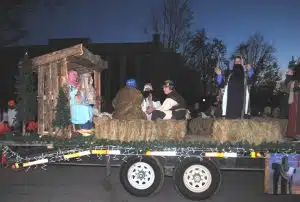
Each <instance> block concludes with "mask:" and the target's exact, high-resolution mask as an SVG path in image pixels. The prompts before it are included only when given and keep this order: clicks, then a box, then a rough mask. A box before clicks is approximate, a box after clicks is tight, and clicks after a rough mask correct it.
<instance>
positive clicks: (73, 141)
mask: <svg viewBox="0 0 300 202" xmlns="http://www.w3.org/2000/svg"><path fill="white" fill-rule="evenodd" d="M1 139H2V140H14V141H22V142H26V143H45V144H53V146H54V148H60V149H62V148H70V147H80V148H89V147H92V146H109V145H110V146H118V147H119V148H134V149H135V150H139V151H148V150H152V151H153V150H156V151H166V150H170V149H173V148H176V149H181V148H199V149H203V150H205V149H209V148H213V149H214V150H217V151H224V152H226V151H231V150H232V149H236V148H239V149H243V150H244V151H247V152H251V151H253V150H254V151H257V152H269V153H286V154H290V153H297V152H299V153H300V151H296V145H295V144H292V143H287V142H285V143H282V142H278V143H262V144H260V145H254V144H249V143H247V142H238V143H231V142H226V143H222V144H221V143H218V142H201V141H198V142H188V141H180V142H178V141H170V140H168V141H148V142H147V141H136V142H121V141H111V140H99V139H96V138H95V137H94V136H89V137H83V136H74V137H72V138H70V139H61V138H56V137H52V136H43V137H41V138H40V137H39V135H37V134H30V135H28V136H21V137H15V136H13V135H12V134H7V135H5V136H2V137H1Z"/></svg>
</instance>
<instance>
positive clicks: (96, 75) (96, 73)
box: [94, 71, 101, 111]
mask: <svg viewBox="0 0 300 202" xmlns="http://www.w3.org/2000/svg"><path fill="white" fill-rule="evenodd" d="M94 84H95V91H96V97H99V98H100V99H101V73H100V72H99V71H94ZM96 108H97V109H98V110H99V111H101V103H99V101H97V103H96Z"/></svg>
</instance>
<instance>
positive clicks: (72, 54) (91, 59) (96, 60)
mask: <svg viewBox="0 0 300 202" xmlns="http://www.w3.org/2000/svg"><path fill="white" fill-rule="evenodd" d="M64 58H66V59H67V60H68V61H69V62H72V63H74V64H77V65H78V66H81V67H85V68H87V69H90V68H92V69H95V70H103V69H107V66H108V65H107V62H106V61H104V60H103V59H102V58H101V57H100V56H99V55H94V54H93V53H92V52H90V51H89V50H88V49H86V48H85V47H84V46H83V44H78V45H75V46H71V47H69V48H65V49H61V50H58V51H54V52H51V53H48V54H45V55H41V56H38V57H35V58H33V59H32V65H33V67H34V68H38V67H40V66H43V65H46V64H50V63H53V62H56V61H61V60H63V59H64Z"/></svg>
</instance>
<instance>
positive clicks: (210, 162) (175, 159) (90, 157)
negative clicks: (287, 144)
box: [0, 141, 300, 200]
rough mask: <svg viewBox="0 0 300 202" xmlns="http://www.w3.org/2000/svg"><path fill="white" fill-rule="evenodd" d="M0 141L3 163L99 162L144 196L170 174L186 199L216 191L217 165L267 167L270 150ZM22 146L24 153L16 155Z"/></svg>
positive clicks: (20, 165) (23, 166)
mask: <svg viewBox="0 0 300 202" xmlns="http://www.w3.org/2000/svg"><path fill="white" fill-rule="evenodd" d="M291 144H294V146H295V148H296V150H295V151H294V153H299V152H300V149H299V144H298V143H291ZM0 147H1V150H2V153H3V154H5V155H6V158H7V160H8V163H7V164H8V165H10V166H11V167H12V168H13V169H16V170H26V171H28V170H29V169H30V168H32V167H40V168H42V169H46V165H47V164H51V165H64V166H103V167H105V168H106V177H109V176H110V175H111V167H116V166H117V167H120V181H121V183H122V185H123V187H124V188H125V190H126V191H127V192H129V193H130V194H132V195H134V196H138V197H147V196H150V195H153V194H155V193H157V192H159V191H160V189H161V187H162V186H163V182H164V177H165V176H169V177H172V178H173V180H174V185H175V188H176V190H177V191H178V192H179V193H181V194H182V195H183V196H184V197H186V198H188V199H190V200H203V199H206V198H209V197H211V196H212V195H213V194H214V193H215V192H217V190H218V189H219V188H220V184H221V181H222V178H221V172H220V171H221V170H235V171H245V170H246V171H260V172H263V171H265V162H266V161H265V159H266V158H267V156H268V153H269V150H268V149H261V150H251V149H245V148H243V147H239V146H235V147H232V146H228V147H227V148H222V149H220V148H213V147H206V148H205V147H186V148H169V149H168V150H147V151H144V150H138V149H136V148H133V147H123V146H117V145H90V146H89V147H82V146H81V147H79V146H78V145H70V146H69V147H68V148H66V147H65V148H63V149H62V148H55V146H54V145H52V144H51V143H50V144H49V143H37V142H35V143H20V142H13V141H2V142H1V143H0ZM18 150H19V152H18ZM21 150H23V155H20V153H22V152H20V151H21ZM24 150H25V152H24ZM32 150H34V152H31V154H30V152H29V151H32ZM25 154H27V155H25Z"/></svg>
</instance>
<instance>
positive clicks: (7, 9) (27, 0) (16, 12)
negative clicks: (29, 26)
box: [0, 0, 63, 47]
mask: <svg viewBox="0 0 300 202" xmlns="http://www.w3.org/2000/svg"><path fill="white" fill-rule="evenodd" d="M62 2H63V0H55V1H51V3H50V1H47V0H23V1H16V0H1V1H0V47H3V46H8V45H12V44H15V43H17V42H18V41H19V40H21V39H22V38H24V37H25V36H26V35H27V30H26V29H25V27H24V20H25V19H26V17H27V15H28V14H29V13H30V12H32V11H33V10H34V9H36V8H37V7H38V6H47V7H54V6H60V5H62Z"/></svg>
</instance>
